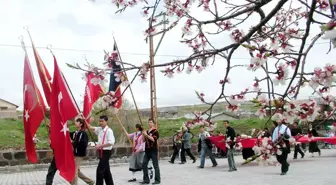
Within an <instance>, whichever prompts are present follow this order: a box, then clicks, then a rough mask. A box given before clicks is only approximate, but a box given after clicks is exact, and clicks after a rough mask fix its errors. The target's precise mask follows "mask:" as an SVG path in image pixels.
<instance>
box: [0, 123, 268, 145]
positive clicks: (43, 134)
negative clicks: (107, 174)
mask: <svg viewBox="0 0 336 185" xmlns="http://www.w3.org/2000/svg"><path fill="white" fill-rule="evenodd" d="M143 120H146V119H143ZM186 121H187V119H185V118H181V119H176V120H171V119H160V120H159V130H160V138H171V137H172V136H173V135H174V134H175V133H176V131H177V130H179V129H180V128H181V126H182V123H184V122H186ZM265 122H266V120H262V119H256V118H251V119H245V120H233V121H231V126H232V127H233V128H234V129H235V130H236V132H237V133H240V134H242V133H244V134H249V133H250V131H251V129H253V128H259V129H261V128H263V127H264V123H265ZM144 124H145V125H144V126H145V128H147V127H148V126H147V124H146V122H144ZM92 125H97V124H95V123H92ZM109 126H110V127H111V128H112V129H113V131H114V134H115V137H116V141H117V144H120V145H122V144H124V143H127V138H126V137H125V134H124V133H123V132H122V129H121V127H120V125H119V123H118V122H117V121H116V120H114V119H111V121H110V125H109ZM0 128H1V129H0V138H1V139H0V149H1V150H8V149H24V130H23V122H22V120H15V119H0ZM125 128H126V126H125ZM69 129H70V131H74V130H75V128H74V126H73V124H72V122H69ZM127 129H128V132H133V131H134V126H133V125H132V126H130V127H128V128H127ZM217 130H218V131H220V132H225V128H224V126H223V124H222V122H218V124H217V129H216V130H215V131H217ZM191 131H192V133H194V134H195V136H197V135H198V133H199V128H197V127H196V128H194V129H192V130H191ZM37 137H38V139H39V140H40V142H39V143H38V144H37V148H38V149H48V148H49V138H48V133H47V129H46V127H45V125H44V124H43V123H42V124H41V126H40V127H39V129H38V131H37ZM94 138H95V140H97V137H96V136H95V135H94ZM196 141H197V139H196V138H194V139H193V142H196Z"/></svg>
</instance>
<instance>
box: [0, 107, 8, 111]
mask: <svg viewBox="0 0 336 185" xmlns="http://www.w3.org/2000/svg"><path fill="white" fill-rule="evenodd" d="M7 109H8V107H0V110H7Z"/></svg>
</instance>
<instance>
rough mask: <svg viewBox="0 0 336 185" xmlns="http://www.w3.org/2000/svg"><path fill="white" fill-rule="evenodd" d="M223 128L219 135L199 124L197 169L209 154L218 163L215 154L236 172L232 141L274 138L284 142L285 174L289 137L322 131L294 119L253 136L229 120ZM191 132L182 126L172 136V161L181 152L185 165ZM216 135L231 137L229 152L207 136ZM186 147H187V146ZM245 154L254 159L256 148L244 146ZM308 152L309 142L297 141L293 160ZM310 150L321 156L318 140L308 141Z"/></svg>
mask: <svg viewBox="0 0 336 185" xmlns="http://www.w3.org/2000/svg"><path fill="white" fill-rule="evenodd" d="M224 127H225V128H226V133H225V134H223V133H221V132H220V131H216V134H214V131H210V132H207V131H205V130H204V127H202V126H201V127H200V134H199V136H198V139H199V142H198V152H199V153H200V156H201V158H200V160H201V161H200V165H199V166H198V168H204V163H205V157H206V156H208V157H209V158H210V160H211V162H212V167H216V166H217V162H216V157H217V158H219V157H225V158H227V160H228V164H229V171H230V172H232V171H237V168H236V166H235V162H234V155H233V154H234V151H235V149H234V145H235V143H234V142H232V141H235V138H236V137H242V138H259V139H260V138H264V137H267V138H272V141H273V143H282V144H279V146H280V147H279V148H280V150H281V155H276V158H277V161H278V162H279V163H280V164H281V166H282V167H281V175H285V174H286V173H287V172H288V169H289V166H290V165H289V163H288V162H287V157H288V154H289V153H290V142H289V138H290V137H297V136H299V137H300V136H303V135H304V134H306V135H308V136H309V137H318V136H321V135H322V134H319V133H318V132H317V130H316V129H315V128H313V127H312V124H309V126H308V130H307V132H306V133H304V132H303V131H302V129H301V128H300V127H299V124H298V122H294V123H293V124H291V125H288V124H285V123H277V122H274V126H273V128H272V129H271V130H269V129H268V128H265V129H264V130H258V129H254V130H253V131H252V133H251V136H247V135H239V134H236V132H235V130H234V129H233V128H232V127H230V126H229V121H227V120H226V121H224ZM190 135H191V133H190V132H189V130H188V128H186V127H183V128H182V130H181V131H179V132H178V133H177V134H175V136H174V138H173V149H174V153H173V155H172V156H171V159H170V161H169V162H170V163H172V164H174V161H175V159H176V157H177V156H178V155H179V153H180V155H181V157H180V159H181V163H180V164H184V163H185V162H186V159H185V149H186V148H188V149H189V148H190V147H191V146H190V142H191V141H190V140H191V138H190ZM213 136H226V138H229V141H231V142H228V140H226V141H223V142H226V143H227V145H226V147H227V148H226V151H223V150H222V149H220V148H218V147H216V146H215V145H214V144H213V143H211V141H210V140H209V139H207V138H209V137H213ZM326 136H327V137H333V136H334V134H333V133H332V132H330V131H328V130H327V135H326ZM185 146H187V147H185ZM324 147H325V148H331V145H330V144H329V143H325V146H324ZM189 151H190V149H189V150H188V153H187V154H188V155H189V156H190V158H191V159H192V161H193V163H195V161H196V159H195V157H194V156H193V155H192V154H191V153H189ZM241 152H242V157H243V159H244V160H247V159H249V158H251V157H252V156H255V152H254V150H253V148H242V149H241ZM306 152H307V149H306V144H305V143H295V145H294V155H293V159H294V160H295V159H297V158H298V154H300V157H301V158H304V157H305V153H306ZM308 152H309V153H311V155H312V156H313V157H314V154H315V153H318V155H321V150H320V149H319V146H318V143H317V142H316V141H311V142H309V146H308Z"/></svg>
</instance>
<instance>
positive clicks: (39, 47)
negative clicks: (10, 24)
mask: <svg viewBox="0 0 336 185" xmlns="http://www.w3.org/2000/svg"><path fill="white" fill-rule="evenodd" d="M328 43H330V42H329V41H327V42H319V43H315V45H320V44H328ZM309 44H310V43H308V44H305V45H309ZM0 47H13V48H21V47H22V46H21V45H19V44H0ZM294 47H295V46H294ZM27 48H31V46H27ZM35 48H38V49H48V48H47V47H42V46H35ZM52 50H55V51H57V50H58V51H69V52H84V53H85V52H86V53H102V52H103V49H102V50H95V49H75V48H58V47H53V48H52ZM120 54H122V55H134V56H148V53H133V52H120ZM156 56H159V57H189V56H187V55H172V54H157V55H156ZM233 59H238V60H249V59H250V58H245V57H233Z"/></svg>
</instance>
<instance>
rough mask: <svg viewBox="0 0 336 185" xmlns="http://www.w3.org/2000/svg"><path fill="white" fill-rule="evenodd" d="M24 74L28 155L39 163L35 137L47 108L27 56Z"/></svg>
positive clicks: (24, 111)
mask: <svg viewBox="0 0 336 185" xmlns="http://www.w3.org/2000/svg"><path fill="white" fill-rule="evenodd" d="M23 73H24V75H23V123H24V124H23V125H24V134H25V147H26V155H27V158H28V160H29V161H31V162H33V163H37V156H36V150H35V144H34V142H33V137H34V135H35V133H36V131H37V129H38V127H39V126H40V124H41V122H42V120H43V119H44V115H45V112H46V108H45V105H44V102H43V99H42V96H41V93H40V91H39V90H38V88H37V86H36V83H35V80H34V76H33V73H32V70H31V67H30V64H29V59H28V56H27V54H26V56H25V59H24V68H23Z"/></svg>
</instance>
